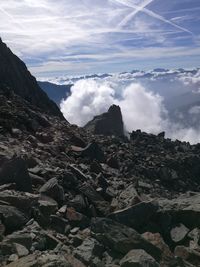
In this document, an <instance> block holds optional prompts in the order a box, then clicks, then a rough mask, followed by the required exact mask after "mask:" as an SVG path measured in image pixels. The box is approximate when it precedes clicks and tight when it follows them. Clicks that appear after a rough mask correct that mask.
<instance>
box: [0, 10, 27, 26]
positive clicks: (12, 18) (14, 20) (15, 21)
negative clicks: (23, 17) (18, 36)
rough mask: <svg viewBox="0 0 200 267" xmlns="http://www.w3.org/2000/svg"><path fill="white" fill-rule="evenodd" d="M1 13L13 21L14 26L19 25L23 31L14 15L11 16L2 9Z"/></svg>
mask: <svg viewBox="0 0 200 267" xmlns="http://www.w3.org/2000/svg"><path fill="white" fill-rule="evenodd" d="M0 11H1V12H2V13H4V14H5V15H6V16H7V17H9V18H10V19H11V20H12V22H14V24H16V25H18V26H19V27H20V28H21V29H23V27H22V25H21V24H20V23H19V22H18V21H17V20H16V19H15V18H14V17H13V16H12V15H10V14H9V13H8V12H7V11H6V10H5V9H3V8H2V7H0Z"/></svg>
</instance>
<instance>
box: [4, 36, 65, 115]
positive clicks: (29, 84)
mask: <svg viewBox="0 0 200 267" xmlns="http://www.w3.org/2000/svg"><path fill="white" fill-rule="evenodd" d="M0 85H4V86H7V87H9V88H11V90H12V91H14V92H15V94H17V95H19V96H21V97H22V98H24V99H25V100H26V101H28V102H30V103H31V104H32V105H34V106H37V107H39V108H40V109H41V110H43V111H44V112H45V113H49V114H51V115H55V116H59V117H60V118H63V115H62V113H61V112H60V110H59V108H58V107H57V105H56V104H55V103H54V102H53V101H51V100H50V99H49V98H48V96H47V95H46V93H45V92H43V91H42V90H41V89H40V87H39V86H38V84H37V82H36V79H35V78H34V77H33V76H32V75H31V74H30V72H29V71H28V69H27V67H26V65H25V64H24V62H23V61H21V60H20V59H19V58H18V57H17V56H16V55H14V54H13V53H12V51H11V50H10V49H9V48H8V47H7V46H6V44H5V43H3V42H2V40H1V38H0Z"/></svg>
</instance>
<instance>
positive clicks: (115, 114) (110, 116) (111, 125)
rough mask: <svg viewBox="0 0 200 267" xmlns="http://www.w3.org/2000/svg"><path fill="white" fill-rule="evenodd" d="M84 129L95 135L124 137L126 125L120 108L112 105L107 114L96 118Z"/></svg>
mask: <svg viewBox="0 0 200 267" xmlns="http://www.w3.org/2000/svg"><path fill="white" fill-rule="evenodd" d="M84 128H85V129H86V130H88V131H90V132H92V133H94V134H103V135H116V136H122V135H124V125H123V119H122V113H121V109H120V107H119V106H116V105H112V106H111V107H110V108H109V109H108V111H107V112H106V113H103V114H101V115H99V116H95V117H94V118H93V120H91V121H90V122H88V123H87V124H86V125H85V127H84Z"/></svg>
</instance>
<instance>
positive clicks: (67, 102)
mask: <svg viewBox="0 0 200 267" xmlns="http://www.w3.org/2000/svg"><path fill="white" fill-rule="evenodd" d="M113 103H114V104H117V105H119V106H120V107H121V110H122V115H123V120H124V124H125V128H126V130H127V131H128V132H131V131H133V130H137V129H141V130H142V131H145V132H148V133H154V134H157V133H159V132H161V131H165V132H166V136H167V137H169V138H172V139H174V140H175V139H179V140H181V141H189V142H190V143H198V142H200V129H197V128H193V127H185V126H183V125H181V124H180V123H179V124H175V123H174V122H172V121H170V119H169V116H168V112H167V110H166V108H165V106H164V99H163V97H162V96H160V95H159V94H156V93H153V92H152V91H150V90H148V89H147V88H145V87H144V86H142V85H141V84H140V83H139V82H133V83H131V84H129V85H128V86H127V85H119V83H118V82H110V81H106V80H92V79H88V80H79V81H77V82H76V83H75V84H74V86H73V87H72V88H71V95H70V96H69V97H68V98H67V99H63V100H62V102H61V105H60V107H61V111H62V112H63V114H64V116H65V118H66V119H67V120H68V121H69V122H70V123H73V124H77V125H79V126H84V125H85V124H86V123H87V122H88V121H90V120H91V119H92V118H93V117H94V116H96V115H99V114H101V113H103V112H106V111H107V109H108V108H109V106H110V105H112V104H113Z"/></svg>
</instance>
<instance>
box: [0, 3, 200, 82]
mask: <svg viewBox="0 0 200 267" xmlns="http://www.w3.org/2000/svg"><path fill="white" fill-rule="evenodd" d="M0 35H1V37H2V39H3V41H5V42H6V43H7V44H8V45H9V46H10V47H11V48H12V50H13V51H14V52H15V53H16V54H17V55H18V56H20V57H21V58H22V59H23V60H24V61H25V62H26V64H27V65H28V67H29V69H30V70H31V72H32V73H33V74H34V75H35V76H36V77H45V76H58V75H64V74H65V75H79V74H87V73H103V72H120V71H128V70H131V69H152V68H156V67H165V68H179V67H184V68H191V67H199V62H200V1H199V0H165V1H163V0H73V1H71V0H57V1H55V0H1V1H0Z"/></svg>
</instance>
